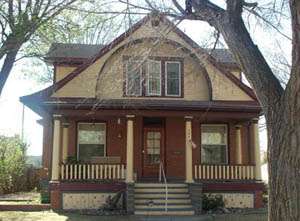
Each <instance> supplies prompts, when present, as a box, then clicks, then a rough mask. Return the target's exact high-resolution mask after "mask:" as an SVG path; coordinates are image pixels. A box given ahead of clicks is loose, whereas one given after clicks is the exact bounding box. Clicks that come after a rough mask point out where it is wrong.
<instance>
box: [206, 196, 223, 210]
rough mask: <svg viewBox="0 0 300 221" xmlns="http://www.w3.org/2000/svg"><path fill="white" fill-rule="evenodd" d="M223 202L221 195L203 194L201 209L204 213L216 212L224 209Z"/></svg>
mask: <svg viewBox="0 0 300 221" xmlns="http://www.w3.org/2000/svg"><path fill="white" fill-rule="evenodd" d="M224 206H225V204H224V200H223V197H222V196H221V195H211V194H203V199H202V209H203V210H204V211H216V210H217V209H219V208H224Z"/></svg>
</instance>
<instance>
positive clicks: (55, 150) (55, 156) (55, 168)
mask: <svg viewBox="0 0 300 221" xmlns="http://www.w3.org/2000/svg"><path fill="white" fill-rule="evenodd" d="M60 117H61V116H60V115H53V119H54V123H53V125H54V126H53V147H52V171H51V180H52V181H57V180H59V151H60V136H61V135H60V127H61V122H60Z"/></svg>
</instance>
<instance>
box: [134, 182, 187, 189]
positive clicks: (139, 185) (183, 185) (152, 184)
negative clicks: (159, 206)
mask: <svg viewBox="0 0 300 221" xmlns="http://www.w3.org/2000/svg"><path fill="white" fill-rule="evenodd" d="M167 186H168V188H172V187H179V188H180V187H187V184H185V183H168V184H167ZM134 187H146V188H153V187H163V188H165V184H164V183H135V184H134Z"/></svg>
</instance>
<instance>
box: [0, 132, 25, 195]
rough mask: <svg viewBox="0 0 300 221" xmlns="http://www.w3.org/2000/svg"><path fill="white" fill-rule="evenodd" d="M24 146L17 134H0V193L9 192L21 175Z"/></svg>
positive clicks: (23, 161)
mask: <svg viewBox="0 0 300 221" xmlns="http://www.w3.org/2000/svg"><path fill="white" fill-rule="evenodd" d="M26 147H27V145H26V144H25V143H23V142H22V141H21V139H20V138H19V136H14V137H6V136H0V193H6V192H9V191H10V190H11V189H12V188H13V183H14V181H15V180H17V179H18V178H20V177H21V176H22V175H23V172H24V169H25V161H26V158H25V152H26Z"/></svg>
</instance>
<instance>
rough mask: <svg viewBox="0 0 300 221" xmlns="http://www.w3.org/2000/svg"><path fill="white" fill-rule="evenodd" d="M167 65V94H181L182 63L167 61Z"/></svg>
mask: <svg viewBox="0 0 300 221" xmlns="http://www.w3.org/2000/svg"><path fill="white" fill-rule="evenodd" d="M166 65H167V95H180V80H181V79H180V64H179V63H178V62H177V63H169V62H168V63H166Z"/></svg>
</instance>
